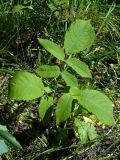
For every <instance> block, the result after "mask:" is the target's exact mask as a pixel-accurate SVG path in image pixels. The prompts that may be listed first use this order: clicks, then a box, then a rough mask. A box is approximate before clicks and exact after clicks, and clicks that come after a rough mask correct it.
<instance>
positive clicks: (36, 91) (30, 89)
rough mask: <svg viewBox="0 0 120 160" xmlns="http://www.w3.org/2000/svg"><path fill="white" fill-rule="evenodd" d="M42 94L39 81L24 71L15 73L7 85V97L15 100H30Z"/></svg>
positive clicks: (41, 86)
mask: <svg viewBox="0 0 120 160" xmlns="http://www.w3.org/2000/svg"><path fill="white" fill-rule="evenodd" d="M43 93H44V86H43V83H42V81H41V79H40V78H38V77H36V76H35V75H33V74H31V73H29V72H26V71H18V72H16V73H15V75H14V76H13V78H12V79H11V81H10V84H9V96H10V97H11V98H13V99H16V100H32V99H35V98H38V97H40V96H42V95H43Z"/></svg>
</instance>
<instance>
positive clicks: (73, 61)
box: [66, 58, 92, 78]
mask: <svg viewBox="0 0 120 160" xmlns="http://www.w3.org/2000/svg"><path fill="white" fill-rule="evenodd" d="M66 63H67V64H68V65H69V66H70V67H71V68H72V69H74V70H75V71H76V72H77V73H78V74H79V75H80V76H81V77H85V78H91V77H92V76H91V72H90V70H89V68H88V66H87V65H86V64H85V63H84V62H82V61H80V60H79V59H77V58H69V59H67V60H66Z"/></svg>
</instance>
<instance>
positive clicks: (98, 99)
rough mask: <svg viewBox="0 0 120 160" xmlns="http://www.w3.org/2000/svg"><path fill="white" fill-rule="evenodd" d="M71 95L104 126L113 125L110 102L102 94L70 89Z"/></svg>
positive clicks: (93, 91) (94, 91)
mask: <svg viewBox="0 0 120 160" xmlns="http://www.w3.org/2000/svg"><path fill="white" fill-rule="evenodd" d="M70 92H71V94H72V95H73V97H74V98H75V99H77V100H78V102H79V103H80V104H81V105H82V106H83V107H84V108H86V109H87V110H88V111H89V112H92V113H93V114H95V115H96V117H97V118H98V119H99V120H100V121H101V122H102V123H104V124H108V125H113V124H114V122H115V121H114V118H113V108H112V102H111V101H110V100H109V98H108V97H107V96H106V95H104V94H103V93H101V92H99V91H96V90H79V89H78V88H75V87H74V88H71V89H70Z"/></svg>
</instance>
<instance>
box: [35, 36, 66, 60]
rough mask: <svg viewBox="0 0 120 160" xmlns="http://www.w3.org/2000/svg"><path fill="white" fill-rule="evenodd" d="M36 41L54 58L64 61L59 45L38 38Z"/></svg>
mask: <svg viewBox="0 0 120 160" xmlns="http://www.w3.org/2000/svg"><path fill="white" fill-rule="evenodd" d="M38 41H39V43H40V44H41V45H42V46H43V47H44V48H45V49H46V50H47V51H48V52H50V53H51V54H52V55H53V56H55V57H56V58H58V59H59V60H64V57H65V54H64V51H63V49H62V48H61V47H60V46H59V45H57V44H56V43H54V42H52V41H49V40H47V39H41V38H38Z"/></svg>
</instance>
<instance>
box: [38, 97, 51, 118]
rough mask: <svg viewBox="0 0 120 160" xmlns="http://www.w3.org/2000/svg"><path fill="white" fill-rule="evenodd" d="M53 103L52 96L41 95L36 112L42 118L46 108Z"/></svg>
mask: <svg viewBox="0 0 120 160" xmlns="http://www.w3.org/2000/svg"><path fill="white" fill-rule="evenodd" d="M52 105H53V98H52V97H48V98H47V97H46V96H43V97H42V98H41V101H40V105H39V108H38V112H39V115H40V118H41V119H43V118H44V116H45V114H46V112H47V110H48V109H49V108H50V107H51V106H52Z"/></svg>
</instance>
